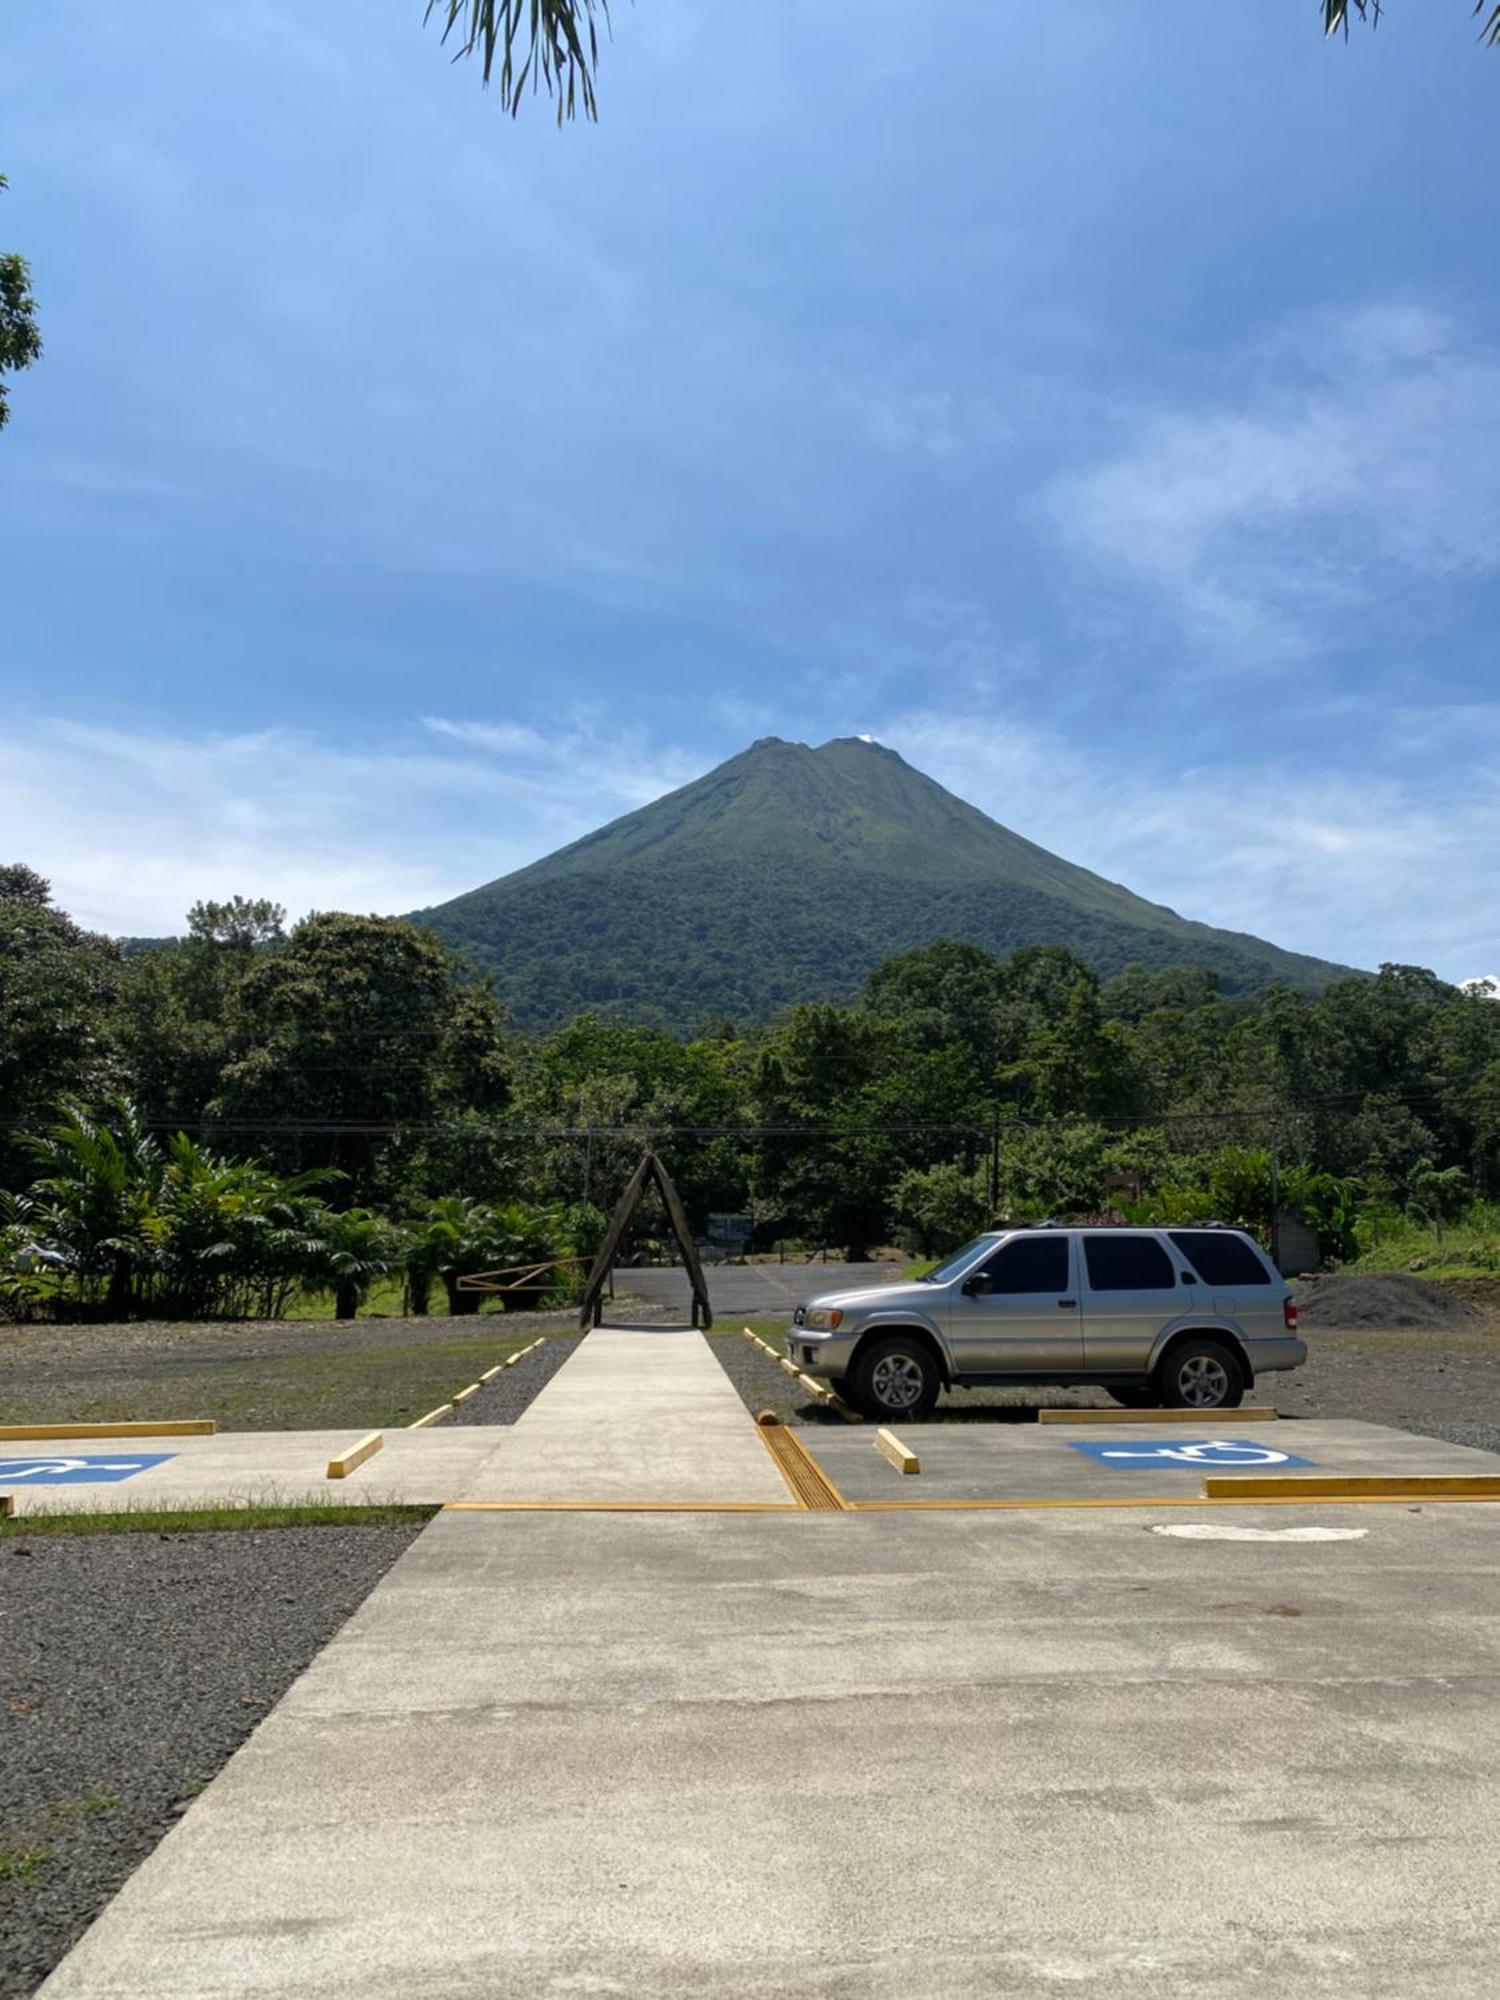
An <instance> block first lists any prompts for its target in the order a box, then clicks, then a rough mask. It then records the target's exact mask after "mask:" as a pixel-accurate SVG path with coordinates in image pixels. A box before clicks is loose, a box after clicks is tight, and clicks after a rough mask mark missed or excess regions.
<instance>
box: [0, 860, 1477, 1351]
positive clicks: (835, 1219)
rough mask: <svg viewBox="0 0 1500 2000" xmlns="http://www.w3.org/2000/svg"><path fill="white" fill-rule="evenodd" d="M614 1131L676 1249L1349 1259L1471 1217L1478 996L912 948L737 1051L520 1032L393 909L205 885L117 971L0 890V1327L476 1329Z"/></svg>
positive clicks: (43, 898) (542, 1241)
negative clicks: (1381, 1231)
mask: <svg viewBox="0 0 1500 2000" xmlns="http://www.w3.org/2000/svg"><path fill="white" fill-rule="evenodd" d="M647 1143H651V1144H654V1145H655V1146H656V1147H657V1148H658V1149H659V1150H660V1151H661V1153H662V1154H663V1156H664V1157H665V1158H666V1160H667V1162H668V1164H669V1166H670V1167H671V1169H672V1171H673V1173H674V1175H675V1176H676V1178H677V1180H678V1182H679V1185H680V1187H681V1189H682V1192H683V1195H684V1199H685V1201H686V1202H687V1205H688V1208H689V1211H690V1214H691V1217H692V1220H693V1222H694V1225H695V1227H696V1228H698V1229H699V1230H704V1229H706V1227H707V1225H708V1222H709V1218H710V1216H711V1215H713V1214H714V1213H716V1212H725V1211H728V1212H745V1213H749V1214H750V1215H752V1216H753V1217H754V1219H755V1225H756V1230H757V1238H758V1241H759V1242H760V1243H761V1244H762V1245H765V1246H770V1245H772V1244H774V1243H776V1242H777V1241H785V1240H787V1239H795V1240H796V1241H797V1242H799V1243H800V1244H803V1245H807V1246H823V1245H826V1246H829V1247H832V1248H836V1249H851V1250H854V1251H856V1252H859V1251H865V1250H868V1249H871V1248H873V1247H876V1246H879V1245H883V1244H891V1243H899V1244H903V1245H905V1246H906V1247H908V1248H909V1249H911V1250H912V1251H913V1252H917V1253H921V1252H926V1251H929V1250H932V1249H935V1248H936V1247H938V1246H940V1245H942V1244H944V1243H947V1242H949V1241H951V1240H952V1239H954V1238H956V1237H958V1236H961V1235H962V1234H964V1233H965V1232H967V1231H969V1230H971V1229H972V1228H973V1227H975V1226H977V1225H980V1224H982V1223H984V1222H986V1221H988V1220H993V1219H998V1218H1007V1217H1022V1216H1028V1215H1029V1216H1035V1215H1039V1214H1045V1213H1054V1212H1059V1211H1065V1210H1072V1211H1096V1210H1100V1209H1103V1208H1106V1207H1111V1206H1112V1207H1116V1208H1118V1209H1120V1210H1121V1211H1122V1212H1124V1213H1126V1214H1129V1215H1131V1216H1132V1217H1133V1218H1136V1219H1143V1220H1144V1219H1148V1218H1150V1217H1154V1216H1161V1217H1184V1218H1188V1217H1199V1216H1210V1215H1217V1216H1219V1217H1221V1218H1223V1219H1226V1220H1235V1221H1244V1222H1247V1223H1249V1224H1251V1225H1252V1226H1256V1227H1261V1228H1264V1227H1265V1225H1266V1224H1267V1223H1268V1222H1269V1220H1270V1216H1271V1213H1272V1210H1273V1208H1274V1207H1275V1206H1276V1205H1277V1204H1282V1205H1285V1206H1288V1207H1291V1208H1294V1209H1298V1210H1300V1211H1302V1212H1303V1213H1304V1214H1305V1215H1307V1217H1308V1218H1309V1219H1310V1220H1311V1221H1313V1222H1314V1223H1315V1225H1316V1226H1317V1227H1318V1229H1319V1230H1320V1233H1321V1235H1322V1238H1323V1242H1324V1248H1325V1251H1326V1252H1327V1254H1328V1255H1330V1256H1333V1257H1338V1256H1347V1255H1349V1254H1351V1253H1352V1252H1353V1250H1354V1249H1355V1247H1356V1245H1357V1244H1358V1243H1359V1241H1360V1240H1361V1239H1360V1232H1361V1231H1362V1230H1366V1231H1368V1229H1369V1228H1370V1227H1371V1226H1372V1225H1378V1223H1379V1221H1380V1219H1381V1218H1385V1219H1387V1221H1388V1222H1390V1223H1393V1224H1394V1223H1396V1222H1399V1221H1400V1220H1401V1219H1402V1218H1406V1219H1411V1218H1417V1219H1419V1220H1422V1221H1424V1222H1432V1223H1436V1224H1438V1225H1441V1224H1442V1222H1443V1221H1444V1220H1445V1219H1446V1220H1448V1221H1449V1222H1450V1223H1452V1224H1457V1221H1458V1218H1460V1217H1463V1216H1465V1214H1466V1213H1467V1212H1468V1211H1469V1208H1470V1205H1471V1204H1473V1203H1475V1202H1476V1201H1483V1200H1485V1199H1487V1198H1488V1197H1489V1196H1491V1195H1492V1194H1493V1193H1494V1192H1495V1191H1496V1184H1497V1179H1500V1005H1497V1004H1496V1002H1495V1000H1494V999H1493V998H1491V997H1489V996H1488V995H1487V994H1485V993H1482V992H1473V991H1461V990H1459V989H1456V988H1454V987H1451V986H1448V985H1445V984H1444V983H1443V982H1442V981H1441V980H1439V979H1437V978H1436V977H1434V975H1433V974H1431V973H1430V972H1425V971H1422V970H1420V969H1418V968H1414V967H1409V966H1386V967H1384V968H1382V970H1381V972H1380V973H1379V975H1378V976H1377V977H1374V978H1369V977H1365V976H1360V977H1354V978H1349V979H1346V980H1342V981H1337V982H1335V983H1333V984H1331V985H1330V986H1328V987H1327V988H1326V989H1325V990H1324V991H1322V992H1321V993H1310V992H1307V991H1305V990H1297V989H1292V988H1272V989H1270V990H1269V991H1266V992H1264V993H1261V994H1258V995H1228V996H1226V995H1224V994H1222V993H1221V992H1220V991H1219V990H1218V984H1217V981H1216V978H1215V975H1214V974H1213V973H1212V972H1211V971H1209V970H1207V969H1206V968H1203V967H1200V966H1188V967H1165V968H1162V967H1156V968H1150V969H1148V968H1144V967H1130V968H1127V969H1125V970H1123V971H1121V972H1120V973H1118V974H1117V975H1116V976H1114V977H1112V978H1108V979H1101V978H1100V977H1099V976H1098V974H1097V973H1095V972H1094V971H1092V970H1091V969H1090V968H1089V967H1087V966H1086V965H1084V964H1083V963H1082V962H1081V961H1080V960H1079V959H1078V958H1076V957H1075V956H1074V955H1073V954H1072V953H1071V952H1070V951H1069V950H1067V949H1066V948H1064V947H1061V946H1055V945H1031V946H1027V947H1025V948H1024V949H1021V950H1018V951H1016V952H1014V953H1013V954H1011V955H1010V956H1009V957H1007V958H1003V959H1002V958H998V957H996V956H994V955H992V954H991V953H989V952H987V951H985V950H983V949H981V948H979V947H978V946H975V945H972V944H962V943H952V942H937V943H934V944H932V945H929V946H925V947H922V948H920V949H917V950H913V951H908V952H906V953H903V954H901V955H898V956H896V957H894V958H891V959H889V960H888V961H887V962H886V963H884V964H883V965H881V966H879V967H878V968H877V969H876V970H875V971H874V972H873V973H872V974H871V976H870V977H869V979H868V980H867V982H866V984H865V986H864V990H863V992H862V994H861V996H860V997H859V999H858V1000H857V1001H856V1002H855V1003H854V1004H852V1005H847V1006H843V1005H836V1004H832V1003H828V1002H822V1001H819V1002H814V1003H807V1004H800V1005H794V1006H792V1007H790V1008H789V1009H788V1010H787V1011H785V1012H784V1013H783V1014H782V1015H781V1016H780V1017H779V1018H778V1019H777V1020H776V1021H774V1022H773V1023H772V1024H770V1025H769V1026H766V1027H763V1028H755V1029H750V1030H741V1029H738V1028H737V1027H736V1025H735V1024H734V1023H733V1022H731V1021H729V1020H724V1021H722V1022H720V1023H718V1024H717V1025H716V1026H714V1027H713V1029H712V1030H711V1031H710V1032H709V1033H706V1034H704V1035H701V1036H699V1037H697V1038H696V1039H692V1040H682V1039H678V1038H675V1037H673V1036H672V1035H670V1034H667V1033H665V1032H662V1031H660V1030H657V1029H652V1028H645V1027H627V1026H621V1025H618V1024H614V1023H611V1022H608V1021H605V1020H602V1019H600V1018H599V1017H597V1016H595V1015H591V1014H584V1015H581V1016H579V1017H578V1018H576V1019H574V1020H572V1021H571V1022H569V1023H568V1024H567V1025H566V1026H563V1027H561V1028H557V1029H554V1030H552V1031H550V1032H544V1033H538V1032H527V1031H522V1030H519V1029H517V1028H515V1027H514V1026H512V1025H511V1024H510V1023H509V1022H508V1021H507V1019H506V1017H505V1015H504V1013H503V1011H502V1009H501V1007H500V1005H499V1003H498V1001H497V999H496V997H495V994H494V992H493V990H492V988H491V986H490V984H489V982H488V981H487V980H485V979H483V978H481V977H480V976H478V975H476V974H475V973H474V972H473V971H472V970H471V969H469V968H468V967H467V966H466V965H465V963H464V962H463V961H461V960H460V959H458V958H457V957H455V956H454V955H453V954H452V953H451V952H450V951H449V950H448V949H447V948H446V947H445V946H444V945H443V944H442V943H441V942H440V941H439V940H438V939H437V938H436V937H434V936H433V935H432V933H431V932H430V931H427V930H424V929H421V928H418V927H416V926H414V925H412V924H409V923H404V922H401V921H399V920H396V919H387V918H377V917H360V916H347V915H337V914H325V915H318V916H312V917H309V918H307V919H305V920H304V921H303V922H301V923H298V924H296V925H295V926H293V927H292V928H291V930H290V931H287V930H285V929H284V923H283V916H282V912H281V911H280V910H278V909H277V908H276V907H275V906H274V905H272V904H269V903H265V902H255V901H249V900H246V899H243V898H236V899H235V900H234V901H232V902H230V903H226V904H200V905H198V906H197V907H196V908H195V909H194V910H193V911H192V912H191V914H190V917H189V921H188V934H187V936H186V937H185V938H184V939H183V940H182V941H181V942H178V943H174V944H171V945H167V946H164V947H162V948H159V949H155V950H151V951H145V952H140V953H137V954H134V955H131V956H126V955H123V954H122V953H121V951H120V949H119V947H118V945H117V944H115V943H114V942H112V941H110V940H108V939H106V938H103V937H100V936H96V935H93V934H90V933H88V932H86V931H84V930H82V929H80V928H79V927H78V926H77V925H76V924H75V923H74V922H73V921H72V920H71V919H70V918H69V917H68V916H67V915H66V914H65V913H64V912H63V911H61V910H59V909H57V908H56V907H55V906H54V905H53V903H52V901H51V898H50V895H49V892H48V889H47V885H46V884H45V883H44V882H43V881H41V879H40V878H39V877H37V876H36V875H35V874H33V873H32V872H31V871H30V870H28V869H25V868H21V867H12V868H9V869H4V870H0V1190H3V1194H0V1202H3V1206H0V1286H3V1287H4V1291H3V1298H4V1300H5V1301H6V1302H7V1303H8V1305H9V1308H10V1309H11V1310H12V1311H22V1312H25V1311H34V1312H40V1311H47V1310H53V1309H58V1308H75V1309H83V1310H89V1311H95V1312H101V1313H102V1312H132V1311H145V1310H151V1311H156V1312H162V1313H167V1312H178V1313H204V1312H213V1311H235V1312H252V1311H254V1312H275V1311H279V1310H282V1309H284V1308H285V1306H286V1305H287V1303H288V1300H289V1299H290V1298H291V1297H292V1295H293V1294H294V1293H295V1292H296V1290H297V1289H298V1288H299V1287H307V1286H323V1287H326V1288H327V1289H328V1290H329V1291H330V1292H332V1293H333V1294H335V1295H336V1297H337V1299H338V1303H339V1309H340V1310H345V1309H347V1310H348V1311H353V1310H354V1309H355V1308H356V1306H357V1305H358V1303H359V1300H360V1298H361V1297H362V1296H363V1295H364V1293H365V1291H366V1290H367V1289H368V1287H369V1286H370V1284H371V1283H373V1282H374V1281H375V1279H376V1278H378V1277H384V1276H387V1275H389V1274H393V1273H394V1274H396V1275H398V1276H399V1277H400V1278H401V1279H402V1280H403V1281H404V1283H405V1285H406V1289H407V1293H408V1297H409V1299H410V1300H411V1302H412V1303H413V1305H414V1306H415V1308H416V1309H418V1310H425V1309H426V1306H427V1303H428V1299H429V1296H430V1295H431V1296H434V1297H446V1298H447V1301H448V1303H450V1304H451V1305H455V1306H461V1305H463V1304H465V1303H470V1304H472V1303H473V1301H472V1300H468V1301H465V1299H464V1298H463V1297H462V1296H461V1295H460V1294H458V1293H457V1292H456V1291H454V1289H453V1287H454V1283H455V1279H456V1277H457V1276H458V1275H461V1274H462V1273H463V1272H464V1271H466V1270H474V1269H478V1268H483V1267H485V1266H487V1265H495V1264H512V1263H519V1262H522V1261H525V1260H530V1259H533V1258H542V1257H546V1256H560V1255H564V1254H567V1253H569V1252H583V1253H586V1252H587V1251H589V1250H590V1249H591V1248H592V1247H593V1245H594V1243H595V1242H596V1241H597V1237H598V1232H599V1228H600V1225H601V1215H600V1210H601V1206H602V1205H604V1204H607V1203H608V1202H609V1201H610V1200H612V1199H613V1197H614V1196H615V1194H616V1193H617V1192H618V1191H619V1189H620V1188H621V1186H622V1185H623V1183H624V1181H625V1179H626V1177H627V1175H628V1173H629V1171H630V1170H631V1168H632V1167H633V1165H634V1163H635V1161H636V1159H637V1158H638V1156H639V1153H640V1151H641V1149H642V1148H643V1146H645V1145H646V1144H647ZM438 1288H445V1290H439V1289H438ZM534 1298H535V1294H532V1295H530V1297H529V1298H528V1301H527V1302H534Z"/></svg>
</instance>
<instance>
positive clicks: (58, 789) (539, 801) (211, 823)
mask: <svg viewBox="0 0 1500 2000" xmlns="http://www.w3.org/2000/svg"><path fill="white" fill-rule="evenodd" d="M433 737H435V738H436V739H437V743H436V746H435V747H432V746H431V743H430V739H431V738H433ZM699 768H701V766H700V765H698V764H697V763H696V762H695V761H694V760H691V759H688V758H685V757H683V756H681V755H678V754H674V753H668V754H667V755H666V756H665V757H663V756H660V755H658V754H657V753H655V752H654V751H653V750H652V749H651V748H650V747H649V746H648V745H647V744H645V742H644V741H643V740H641V739H638V738H635V737H632V736H631V735H630V734H629V733H628V732H625V733H622V732H619V731H610V732H609V733H608V735H606V734H605V733H604V732H603V731H602V729H601V728H600V727H598V726H597V725H596V724H595V723H594V722H593V721H592V720H591V719H590V718H587V717H585V718H582V719H580V720H575V721H572V722H570V723H569V724H568V725H567V726H566V727H564V728H562V729H560V730H559V731H558V732H557V733H556V734H555V735H553V736H548V737H544V736H542V735H540V734H539V733H538V732H535V731H532V730H528V729H526V728H524V727H518V726H515V725H510V724H506V723H455V722H447V721H445V720H443V719H442V718H433V719H432V720H431V721H429V723H428V725H427V730H426V731H425V732H424V731H423V730H422V729H420V728H414V729H413V731H412V734H411V738H410V741H409V742H408V743H407V744H404V745H399V746H398V747H395V748H387V749H358V748H354V749H350V748H345V747H342V746H341V745H338V744H332V743H329V742H327V741H324V740H320V739H318V738H316V737H314V736H311V735H309V734H306V733H303V732H299V731H293V730H284V729H273V730H262V731H257V732H255V733H253V734H243V735H205V736H187V735H167V734H159V733H149V732H146V731H127V730H121V729H105V728H93V727H84V726H81V725H79V724H76V723H71V722H63V721H52V722H38V723H31V724H28V723H20V724H17V725H16V726H14V727H12V728H10V729H8V730H7V733H6V737H5V740H4V743H3V745H0V855H3V856H4V857H5V858H6V859H15V860H24V861H27V862H29V863H30V864H31V865H32V866H33V867H35V868H38V869H40V871H41V872H42V873H43V874H44V875H46V876H48V877H49V878H50V879H51V881H52V884H53V889H54V893H55V895H56V898H57V900H58V902H59V903H60V904H61V905H62V906H63V907H64V908H66V909H69V910H71V911H72V912H73V913H74V914H75V915H76V916H77V917H78V918H79V919H80V921H82V922H84V923H86V924H89V925H91V926H93V927H96V928H98V929H101V930H105V931H109V932H114V933H120V934H125V935H134V936H156V935H160V934H164V933H169V932H175V931H178V930H180V929H181V928H182V921H183V916H184V914H185V912H186V911H187V909H188V907H189V905H190V904H191V903H193V902H194V901H196V900H197V899H198V898H199V897H204V896H210V897H222V896H225V895H229V894H233V893H235V892H240V893H243V894H251V895H267V896H272V897H275V898H276V899H277V900H278V901H280V902H283V903H285V904H286V905H287V907H288V909H289V910H290V911H291V912H292V913H293V914H294V915H300V914H302V913H303V912H305V911H307V910H309V909H354V910H377V911H382V912H387V913H389V912H396V911H402V910H410V909H418V908H422V907H424V906H425V905H427V904H429V903H434V902H440V901H442V900H443V899H444V898H446V897H448V896H453V895H457V894H459V893H460V892H461V891H463V890H465V889H473V888H477V887H478V886H479V885H480V884H481V883H483V882H487V881H490V880H492V879H493V878H494V877H495V876H497V875H502V874H505V873H507V872H508V871H509V870H511V869H512V868H519V867H522V866H524V865H525V864H526V863H527V862H528V861H534V860H536V859H537V858H538V857H539V856H541V855H543V854H547V853H550V852H551V851H552V850H553V849H554V848H556V847H559V846H563V845H565V844H566V843H567V842H569V841H571V840H576V839H578V838H579V837H580V836H581V835H583V834H585V833H587V832H589V831H591V830H592V829H593V828H594V827H595V826H597V825H599V824H600V823H601V822H603V821H605V820H608V819H612V818H615V817H617V816H618V815H619V814H621V813H624V812H629V811H632V810H633V809H634V808H635V807H637V806H639V805H642V804H645V803H646V802H647V801H648V800H649V799H652V798H656V797H659V796H660V795H661V794H662V793H663V792H665V791H668V790H670V789H672V787H673V786H675V785H677V784H680V783H682V782H684V780H685V779H686V778H687V777H691V776H693V775H695V774H696V772H697V770H698V769H699Z"/></svg>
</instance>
